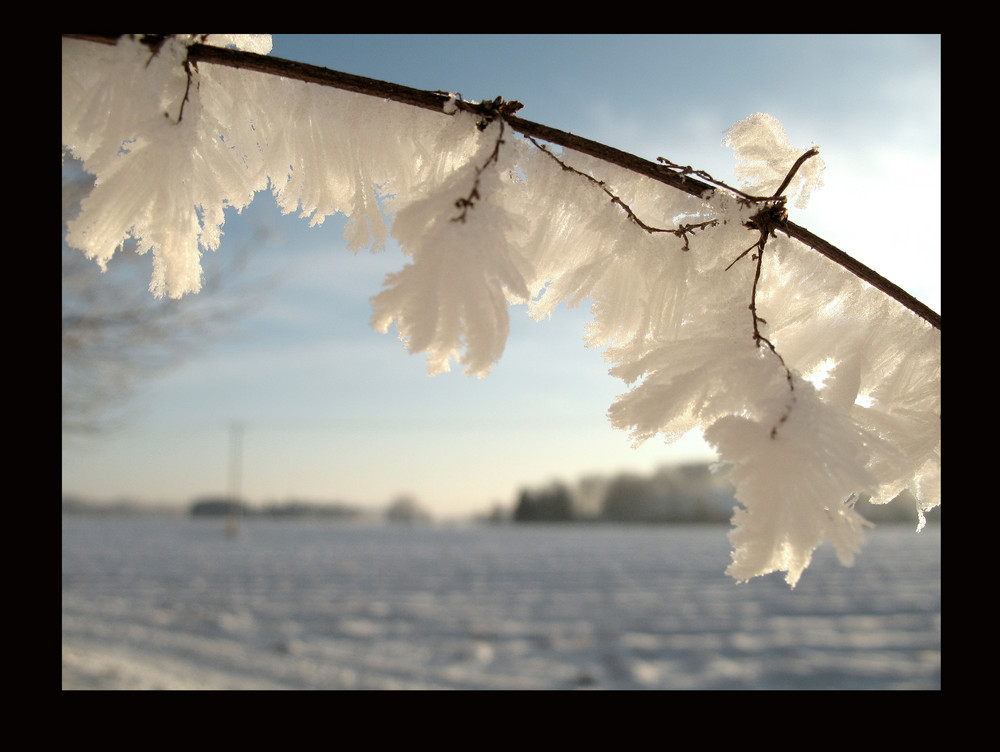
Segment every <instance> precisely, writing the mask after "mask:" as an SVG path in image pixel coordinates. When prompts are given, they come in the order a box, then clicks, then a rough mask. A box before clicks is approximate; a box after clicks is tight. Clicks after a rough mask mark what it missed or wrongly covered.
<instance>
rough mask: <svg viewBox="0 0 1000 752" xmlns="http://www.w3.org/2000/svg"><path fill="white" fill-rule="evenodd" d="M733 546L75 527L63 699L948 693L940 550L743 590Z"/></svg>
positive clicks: (517, 531) (569, 536) (663, 531)
mask: <svg viewBox="0 0 1000 752" xmlns="http://www.w3.org/2000/svg"><path fill="white" fill-rule="evenodd" d="M726 531H727V528H726V527H725V526H705V527H698V526H694V527H645V528H643V527H634V528H630V527H584V526H579V525H577V526H565V527H544V526H543V527H523V526H520V527H467V528H412V529H408V528H389V527H386V528H380V527H361V526H356V525H345V524H339V525H338V524H333V523H327V522H290V521H260V522H252V523H247V524H244V526H243V528H242V533H241V535H240V536H239V537H237V538H226V537H225V535H224V533H223V526H222V524H221V523H220V522H215V521H194V520H168V519H138V518H131V519H129V518H122V519H114V520H97V519H89V518H76V517H65V518H64V519H63V526H62V533H63V560H62V567H63V574H62V667H63V668H62V686H63V688H64V689H437V688H441V689H939V688H940V685H941V537H940V528H939V527H930V528H928V529H927V530H925V531H924V532H922V533H920V534H919V535H918V534H915V533H914V532H913V529H912V528H910V527H906V526H884V527H880V528H877V529H876V530H874V531H872V532H871V533H870V534H869V536H868V541H867V544H866V546H865V548H864V550H863V552H862V554H861V556H860V557H859V559H858V562H857V563H856V565H855V566H854V567H853V568H844V567H842V566H840V564H839V563H837V561H836V558H835V556H834V555H833V553H832V550H831V549H830V548H829V547H828V546H824V547H823V548H821V549H820V550H819V551H818V552H817V554H816V557H815V561H814V563H813V564H812V566H811V567H810V568H809V569H807V570H806V572H805V574H804V575H803V577H802V580H801V581H800V583H799V585H798V587H797V588H796V589H795V590H793V591H790V590H789V589H788V586H787V585H786V584H785V583H784V581H783V580H782V579H781V577H780V576H776V575H773V576H769V577H766V578H759V579H756V580H753V581H751V582H750V583H748V584H743V585H738V584H736V583H735V582H734V581H733V580H731V579H730V578H729V577H728V576H726V575H724V574H723V570H724V569H725V568H726V566H727V565H728V563H729V547H728V541H727V540H726Z"/></svg>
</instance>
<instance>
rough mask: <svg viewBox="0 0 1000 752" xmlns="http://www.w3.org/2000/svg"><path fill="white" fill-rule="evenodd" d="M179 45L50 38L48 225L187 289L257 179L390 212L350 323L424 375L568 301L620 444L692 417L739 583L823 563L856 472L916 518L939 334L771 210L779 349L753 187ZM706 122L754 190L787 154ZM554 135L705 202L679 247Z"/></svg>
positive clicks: (934, 429) (931, 449)
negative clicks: (392, 338)
mask: <svg viewBox="0 0 1000 752" xmlns="http://www.w3.org/2000/svg"><path fill="white" fill-rule="evenodd" d="M214 42H215V43H217V44H235V45H237V46H245V47H247V48H252V49H254V50H256V51H267V50H268V49H269V40H268V39H263V40H262V39H242V38H240V37H239V35H234V36H232V37H223V36H222V35H220V38H219V39H218V40H214ZM184 54H185V42H183V41H177V40H171V41H169V42H167V43H166V44H164V45H163V46H162V47H161V49H160V50H159V52H158V54H156V55H152V54H151V52H150V50H149V49H148V48H147V47H146V46H144V45H142V44H139V43H138V42H136V41H133V40H130V39H127V38H126V39H122V40H121V41H120V42H119V44H118V45H117V46H114V47H107V46H103V45H99V44H93V43H89V42H82V41H69V40H64V42H63V144H64V148H66V149H68V150H69V151H70V152H71V153H72V154H73V155H74V156H76V157H78V158H79V159H81V160H82V161H83V165H84V168H85V169H86V170H88V171H89V172H91V173H93V174H94V175H95V176H96V185H95V188H94V191H93V193H92V194H91V195H90V197H89V198H88V199H87V200H86V201H85V202H84V204H83V210H82V212H81V214H80V216H79V217H78V218H77V219H76V220H75V221H74V222H73V223H72V224H71V226H70V227H69V233H68V237H67V240H68V242H69V244H70V245H73V246H75V247H78V248H80V249H81V250H83V251H84V252H85V253H86V254H87V255H88V256H89V257H91V258H93V259H95V260H96V261H97V262H98V263H99V264H101V265H102V266H103V265H104V264H106V263H107V261H108V260H109V259H110V258H111V256H112V255H113V254H114V252H115V250H116V249H117V248H119V247H120V246H121V244H122V242H123V241H124V240H125V239H127V238H129V237H132V238H135V239H136V240H137V241H138V245H139V251H140V252H146V251H149V250H152V252H153V254H154V260H155V263H154V277H153V281H152V284H151V289H152V291H153V292H154V293H155V294H157V295H162V294H168V295H171V296H174V297H179V296H181V295H183V294H185V293H187V292H193V291H197V290H198V289H199V286H200V277H201V265H200V254H201V252H202V251H203V250H214V249H216V248H217V247H218V246H219V243H220V239H221V235H222V232H221V228H222V225H223V222H224V211H225V209H227V208H235V209H236V210H240V209H242V208H243V207H245V206H246V205H248V204H249V202H250V201H251V200H252V199H253V197H254V195H255V194H256V193H257V192H258V191H263V190H270V191H271V193H272V194H273V195H274V196H275V199H276V201H277V202H278V205H279V206H280V207H281V208H282V210H283V211H285V212H291V211H296V212H298V213H299V214H300V215H301V216H303V217H307V218H309V219H310V221H311V222H312V223H313V224H319V223H321V222H322V221H323V220H324V219H325V217H327V216H329V215H332V214H337V213H342V214H345V215H346V216H348V217H349V218H350V220H349V222H348V226H347V229H346V241H347V244H348V246H349V247H350V248H352V249H353V250H358V249H360V248H362V247H365V246H370V247H373V248H375V249H377V248H379V247H381V246H383V245H384V243H385V241H386V239H387V237H388V236H389V234H390V233H391V234H392V236H393V237H394V238H395V239H396V240H397V241H398V242H399V243H400V245H401V247H402V248H403V250H404V251H405V252H406V253H407V254H408V256H409V259H410V260H409V262H408V263H407V264H406V266H405V267H404V268H403V269H401V270H400V271H398V272H396V273H393V274H390V275H389V276H388V277H387V279H386V280H385V284H384V287H383V289H382V291H381V292H379V293H378V294H376V295H375V296H374V297H373V298H372V303H373V309H374V313H373V318H372V324H373V326H375V327H376V328H377V329H378V330H380V331H388V330H389V329H390V328H391V327H392V326H395V327H396V330H397V332H398V333H399V335H400V337H401V339H402V340H403V341H404V343H405V345H406V347H407V349H408V350H410V351H411V352H422V353H424V354H425V355H426V357H427V361H428V370H429V371H430V372H431V373H437V372H440V371H446V370H448V369H449V367H450V365H451V363H453V362H457V363H459V364H460V365H461V366H462V367H463V369H464V370H465V372H466V373H468V374H470V375H476V376H483V375H485V374H486V373H488V372H489V370H490V368H491V367H492V366H493V364H494V363H496V362H497V360H498V359H499V358H500V357H501V355H502V353H503V349H504V346H505V343H506V340H507V336H508V330H509V306H510V304H511V303H514V302H517V303H525V304H527V306H528V310H529V313H530V314H531V315H532V316H534V317H536V318H540V317H544V316H548V315H551V314H552V313H553V312H554V311H555V309H556V308H557V307H558V306H559V305H561V304H564V303H565V304H567V305H569V306H575V305H579V304H582V303H584V302H585V301H589V303H590V306H591V311H592V313H593V321H592V323H591V324H590V326H589V328H588V332H587V341H586V343H587V345H588V346H591V347H597V348H601V349H602V350H603V353H604V357H605V358H606V359H607V361H608V362H609V364H610V366H611V373H612V374H614V375H616V376H618V377H620V378H621V379H623V381H624V382H626V383H627V384H629V385H630V390H629V391H627V392H626V393H625V394H623V395H621V396H620V397H619V398H618V400H616V402H615V403H614V404H613V405H612V406H611V408H610V411H609V417H610V420H611V422H612V424H613V425H614V426H616V427H617V428H620V429H623V430H627V431H629V432H631V434H632V436H633V437H634V439H635V441H636V442H642V441H645V440H647V439H650V438H652V437H654V436H660V437H663V438H665V439H666V440H668V441H669V440H673V439H675V438H678V437H680V436H682V435H683V434H685V433H687V432H688V431H690V430H692V429H695V428H701V429H702V430H703V431H704V434H705V437H706V439H707V440H708V441H709V442H710V443H711V444H712V445H713V446H714V447H715V448H716V449H717V450H718V452H719V456H720V460H721V463H722V466H724V467H727V468H728V477H729V479H730V480H731V481H732V482H733V484H734V486H735V489H736V496H737V499H738V500H739V502H740V504H741V508H739V509H737V510H736V512H735V514H734V518H733V523H734V526H735V527H734V530H733V531H732V533H731V540H732V542H733V546H734V551H733V562H732V565H731V566H730V568H729V570H728V571H729V573H730V574H731V575H732V576H733V577H735V578H736V579H738V580H741V581H742V580H747V579H749V578H751V577H755V576H758V575H763V574H767V573H769V572H774V571H781V572H785V573H786V580H787V581H788V582H789V584H791V585H793V586H794V584H795V583H796V582H797V581H798V579H799V577H800V575H801V573H802V571H803V570H804V569H805V568H806V567H807V566H808V564H809V561H810V558H811V556H812V553H813V551H814V550H815V549H816V547H817V546H819V545H820V543H822V541H823V540H829V541H831V542H832V543H833V545H834V546H835V547H836V550H837V552H838V554H839V556H840V558H841V560H842V561H843V562H844V563H845V564H849V563H850V562H851V561H852V558H853V556H854V554H855V553H856V552H857V551H858V550H859V548H860V545H861V543H862V541H863V530H864V528H865V527H866V524H867V523H866V522H865V521H864V520H863V519H862V518H861V516H860V515H859V514H858V513H857V512H855V510H854V508H853V503H852V500H853V499H855V498H856V497H857V496H858V495H859V494H865V495H870V496H871V497H872V500H873V501H875V502H876V503H885V502H888V501H890V500H891V499H892V498H894V497H895V496H896V495H898V494H899V493H900V492H901V491H903V490H904V489H910V490H911V491H912V492H913V493H914V495H915V496H916V498H917V499H918V501H917V504H918V510H917V512H918V515H919V516H920V519H921V524H922V520H923V513H924V512H925V511H926V510H929V509H931V508H933V507H935V506H937V505H938V504H939V503H940V443H941V440H940V428H941V426H940V416H941V408H940V347H941V343H940V331H939V330H935V329H933V328H932V327H931V326H930V325H928V324H927V323H926V322H924V321H923V320H921V319H919V318H918V317H916V316H915V315H913V314H911V313H910V312H908V311H906V310H905V309H903V308H901V307H900V306H899V305H898V304H897V303H896V302H895V301H893V300H891V299H889V298H887V297H886V296H885V295H883V294H882V293H880V292H878V291H876V290H874V289H873V288H871V287H870V286H868V285H867V284H866V283H863V282H861V281H860V280H858V279H857V278H856V277H854V276H853V275H851V274H850V273H848V272H847V271H845V270H843V269H842V268H840V267H839V266H836V265H834V264H833V263H832V262H830V261H828V260H827V259H825V258H823V257H822V256H820V255H819V254H817V253H815V252H813V251H811V250H809V249H808V248H805V247H804V246H802V245H800V244H798V243H796V242H794V241H792V240H790V239H788V238H787V237H784V236H782V235H780V233H779V236H778V237H776V238H771V239H770V240H769V241H768V243H767V247H766V251H765V258H764V264H763V268H762V276H761V278H760V281H759V287H758V291H757V296H756V305H757V312H758V315H759V316H760V318H761V319H762V321H761V322H760V326H761V327H762V329H763V331H762V334H763V335H764V336H765V337H766V338H767V339H768V340H769V341H770V342H771V343H773V345H774V347H775V349H776V351H777V353H780V356H781V357H780V358H779V357H778V356H777V355H776V354H775V353H774V352H772V351H771V350H770V349H769V348H767V347H766V346H761V347H758V343H757V342H755V340H754V336H753V335H754V331H753V319H752V316H751V313H750V311H749V310H748V304H749V302H750V297H751V289H752V285H753V279H754V273H755V265H756V262H755V260H753V257H752V256H751V255H749V254H748V255H747V256H745V257H743V258H742V259H740V260H739V261H737V262H736V263H735V264H734V263H733V261H734V259H736V258H737V256H739V255H740V253H741V252H743V251H744V250H745V249H747V248H748V247H749V246H750V245H751V244H752V243H754V242H755V240H756V237H755V235H754V233H753V232H751V231H748V230H747V228H746V227H745V226H744V222H745V221H746V220H747V219H748V218H749V216H750V215H751V214H752V213H753V212H754V211H755V209H754V208H753V207H748V206H746V205H745V204H743V203H741V202H738V201H736V200H735V199H734V197H733V196H732V195H730V194H729V193H728V192H725V191H721V190H720V191H716V192H714V193H712V194H709V195H707V196H705V197H704V198H696V197H691V196H688V195H686V194H683V193H681V192H679V191H676V190H673V189H671V188H668V187H666V186H664V185H662V184H660V183H658V182H655V181H652V180H649V179H647V178H644V177H642V176H639V175H636V174H635V173H632V172H629V171H627V170H624V169H621V168H618V167H616V166H614V165H610V164H607V163H605V162H601V161H599V160H596V159H593V158H590V157H587V156H584V155H581V154H576V153H573V152H571V151H568V150H566V151H561V152H553V153H552V154H549V153H546V152H543V151H541V150H539V149H538V148H536V147H535V146H534V145H531V144H529V143H528V142H527V141H525V140H523V139H520V138H518V137H515V136H514V134H512V133H511V132H510V131H509V130H507V131H506V132H503V134H502V143H501V144H500V146H499V149H498V150H497V142H498V139H500V138H501V128H502V123H501V121H499V120H498V121H494V122H493V123H491V124H490V125H489V126H488V127H485V128H484V129H482V130H480V129H479V128H477V127H475V126H476V118H474V117H473V116H472V115H470V114H468V113H465V112H456V111H455V108H454V107H453V106H452V107H451V108H449V111H450V114H449V115H447V116H446V115H445V114H444V113H434V112H426V111H423V110H419V109H416V108H412V107H407V106H404V105H399V104H395V103H392V102H384V101H380V100H377V99H374V98H370V97H366V96H363V95H359V94H353V93H346V92H341V91H337V90H333V89H329V88H324V87H320V86H316V85H312V84H303V83H298V82H294V81H288V80H284V79H279V78H276V77H269V76H265V75H261V74H254V73H247V72H243V71H237V70H232V69H228V68H223V67H219V66H208V65H205V66H202V69H199V70H197V71H194V72H193V74H192V81H191V85H190V86H189V85H188V84H189V81H188V74H187V72H186V70H185V68H184V65H183V61H184ZM185 91H187V93H188V97H187V99H186V100H185V99H184V94H185ZM182 103H183V115H181V106H182ZM727 142H728V143H729V145H731V146H732V147H733V148H734V150H735V152H736V159H737V163H738V168H737V169H738V175H739V177H740V178H741V180H742V186H741V189H742V190H744V191H745V192H746V193H748V194H751V195H771V194H772V193H773V191H774V190H775V189H776V188H777V186H778V185H779V184H780V183H781V181H782V180H783V178H784V176H785V174H786V173H787V171H788V168H789V167H790V165H791V164H792V163H793V162H794V161H795V160H796V159H797V158H798V157H799V156H800V155H801V154H802V152H803V151H804V150H800V149H797V148H794V147H792V146H791V145H790V144H789V143H788V140H787V138H786V136H785V133H784V131H783V129H782V128H781V126H780V124H779V123H777V121H776V120H774V118H771V117H770V116H767V115H754V116H752V117H750V118H748V119H747V120H744V121H741V122H739V123H737V124H736V125H734V126H733V127H732V129H731V130H730V131H729V133H728V136H727ZM554 157H555V158H558V159H559V160H561V161H562V162H563V163H565V164H566V165H568V166H570V167H572V168H573V170H576V171H579V172H583V173H586V174H590V175H593V176H594V177H595V179H597V180H600V181H602V182H603V183H604V185H605V186H608V187H609V188H610V189H611V190H613V192H614V194H615V195H616V196H617V197H618V198H619V199H620V200H621V201H622V202H624V203H625V204H627V205H628V206H629V207H630V208H631V210H632V211H633V212H634V213H635V215H636V216H638V217H640V218H642V220H643V221H644V222H645V223H646V224H648V225H652V226H655V227H659V228H666V229H672V228H675V227H678V226H680V225H685V224H698V223H701V222H706V221H709V220H715V221H716V224H715V226H713V227H711V228H702V229H699V230H696V231H694V232H693V233H692V234H689V235H688V236H687V238H686V242H687V244H688V246H689V250H684V245H685V239H683V238H681V237H677V236H676V235H675V234H671V233H668V232H653V233H650V232H647V231H645V230H644V229H642V228H640V227H639V226H638V225H636V224H634V223H632V222H631V221H630V220H629V218H628V217H627V216H626V214H625V213H624V212H623V210H622V208H621V206H619V205H617V204H615V203H612V202H611V201H609V199H608V196H607V195H606V194H605V193H604V192H603V191H602V190H601V189H600V188H599V187H597V186H596V185H595V184H594V182H592V181H589V180H587V179H585V178H583V177H582V176H580V175H578V174H574V173H573V172H571V171H567V170H564V169H563V166H562V165H560V164H558V163H557V162H556V159H555V158H554ZM821 170H822V162H821V160H820V159H819V158H813V159H810V160H807V161H806V162H805V163H804V164H803V165H802V167H801V168H800V170H799V172H798V173H797V174H796V176H795V179H794V180H793V181H792V183H791V184H790V185H789V186H788V188H787V190H786V192H785V194H786V195H787V196H788V197H789V199H790V200H791V199H794V201H795V203H796V205H798V206H802V205H804V203H805V201H806V200H807V199H808V197H809V193H810V191H812V190H813V189H815V188H816V187H818V186H819V185H820V172H821ZM459 199H465V200H466V201H468V202H469V203H468V205H466V206H464V207H463V206H462V205H461V202H459V203H456V202H458V201H459ZM387 217H388V218H389V219H387ZM390 220H391V221H390ZM730 265H731V266H730ZM727 267H728V268H727ZM764 322H766V323H764ZM786 366H787V370H786Z"/></svg>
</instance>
